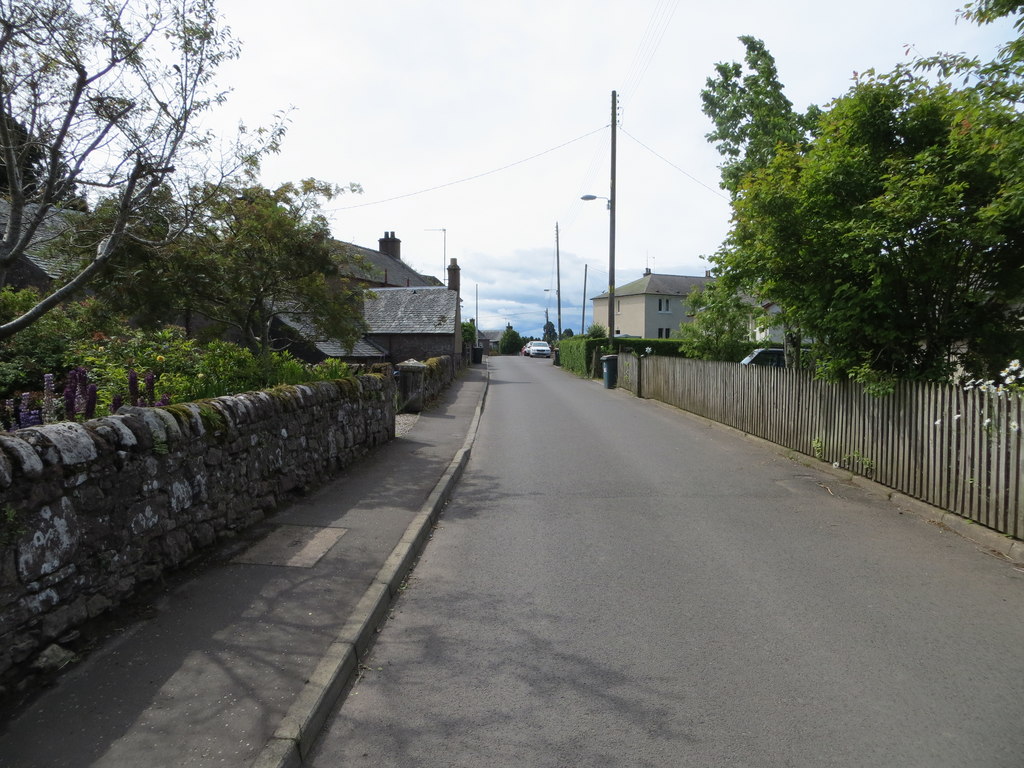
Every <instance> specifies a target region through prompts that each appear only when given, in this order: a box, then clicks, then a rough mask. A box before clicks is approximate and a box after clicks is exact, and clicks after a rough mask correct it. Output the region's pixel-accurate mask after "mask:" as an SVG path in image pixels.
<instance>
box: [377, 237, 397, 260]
mask: <svg viewBox="0 0 1024 768" xmlns="http://www.w3.org/2000/svg"><path fill="white" fill-rule="evenodd" d="M377 242H378V243H380V248H379V250H380V252H381V253H383V254H385V255H387V256H392V257H394V258H396V259H398V260H399V261H401V260H402V241H401V240H399V239H398V238H397V237H395V233H394V232H385V233H384V237H382V238H380V240H378V241H377Z"/></svg>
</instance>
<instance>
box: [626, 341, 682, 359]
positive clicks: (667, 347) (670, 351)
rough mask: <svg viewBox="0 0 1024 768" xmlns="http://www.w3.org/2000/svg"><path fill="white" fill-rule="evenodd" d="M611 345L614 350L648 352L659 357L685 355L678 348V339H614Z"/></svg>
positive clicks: (637, 352) (638, 353)
mask: <svg viewBox="0 0 1024 768" xmlns="http://www.w3.org/2000/svg"><path fill="white" fill-rule="evenodd" d="M613 346H614V348H615V351H616V352H630V351H631V352H634V353H636V354H637V355H646V354H648V352H647V350H648V348H649V349H650V350H651V351H650V353H649V354H652V355H658V356H659V357H686V353H685V352H683V351H681V350H680V349H679V339H615V341H614V343H613Z"/></svg>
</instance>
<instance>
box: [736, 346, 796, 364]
mask: <svg viewBox="0 0 1024 768" xmlns="http://www.w3.org/2000/svg"><path fill="white" fill-rule="evenodd" d="M740 365H772V366H775V367H776V368H785V367H786V352H785V350H782V349H778V348H777V347H772V348H766V349H755V350H754V351H753V352H751V353H750V354H749V355H747V356H746V357H744V358H743V359H742V360H740Z"/></svg>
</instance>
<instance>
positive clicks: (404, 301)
mask: <svg viewBox="0 0 1024 768" xmlns="http://www.w3.org/2000/svg"><path fill="white" fill-rule="evenodd" d="M459 283H460V278H459V265H458V261H457V260H456V259H454V258H452V259H451V260H450V262H449V265H448V286H447V287H445V286H415V287H413V286H410V287H408V288H375V289H373V292H372V293H373V295H372V296H370V297H367V299H366V300H365V302H364V304H363V319H364V320H365V322H366V335H365V336H364V339H365V340H366V341H368V342H370V343H372V344H374V345H375V346H377V347H379V348H380V349H382V350H384V351H385V353H386V354H387V359H388V360H389V361H390V362H392V363H401V362H404V361H405V360H409V359H413V360H421V361H422V360H426V359H427V358H429V357H441V356H443V355H449V356H451V358H452V361H453V363H454V365H455V367H456V368H458V367H460V366H461V365H462V354H463V350H462V346H463V344H462V308H461V306H460V304H461V301H460V298H459Z"/></svg>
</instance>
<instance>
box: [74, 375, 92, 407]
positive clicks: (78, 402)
mask: <svg viewBox="0 0 1024 768" xmlns="http://www.w3.org/2000/svg"><path fill="white" fill-rule="evenodd" d="M75 372H76V373H77V376H76V379H75V383H76V384H77V386H78V389H77V391H76V392H75V406H76V408H77V410H78V411H81V412H83V413H84V412H85V404H86V403H87V402H88V400H89V371H87V370H86V369H85V368H83V367H81V366H79V367H78V368H76V369H75Z"/></svg>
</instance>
